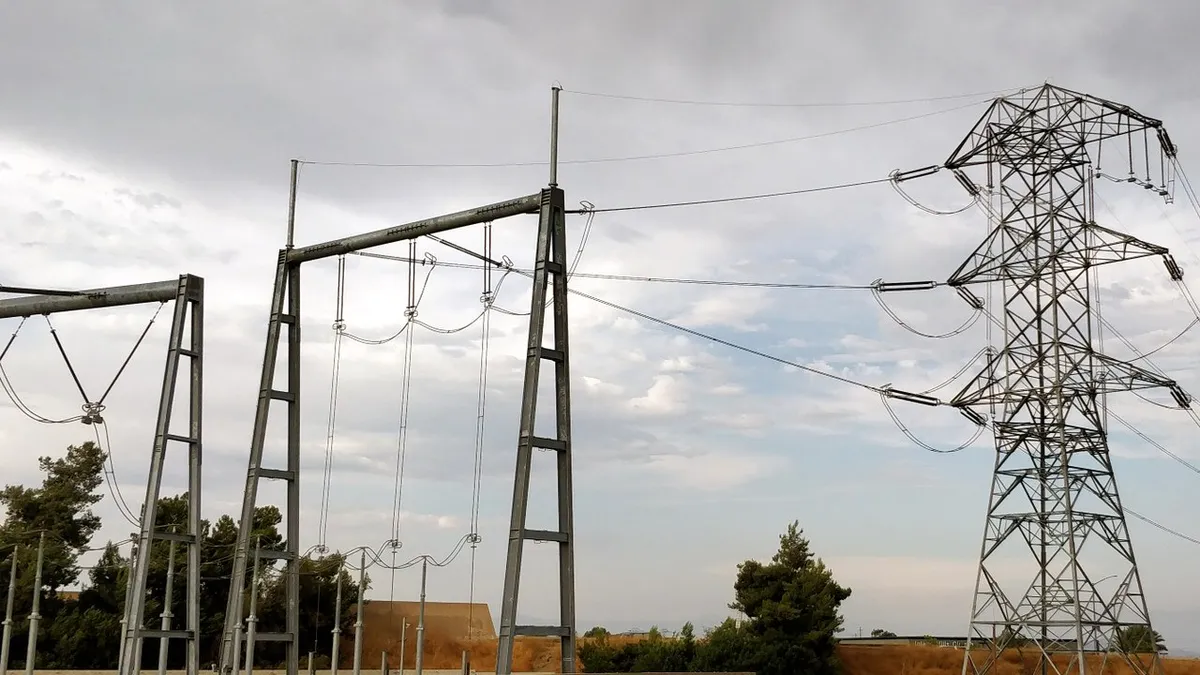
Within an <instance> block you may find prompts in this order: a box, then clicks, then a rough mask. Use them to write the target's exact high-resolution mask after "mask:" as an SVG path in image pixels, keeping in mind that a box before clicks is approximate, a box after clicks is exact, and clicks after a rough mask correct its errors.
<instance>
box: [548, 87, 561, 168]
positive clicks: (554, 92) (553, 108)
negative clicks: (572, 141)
mask: <svg viewBox="0 0 1200 675" xmlns="http://www.w3.org/2000/svg"><path fill="white" fill-rule="evenodd" d="M561 91H562V87H560V86H558V85H557V84H556V85H554V86H553V87H551V88H550V187H557V186H558V94H559V92H561Z"/></svg>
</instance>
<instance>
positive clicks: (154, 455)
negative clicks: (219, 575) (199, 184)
mask: <svg viewBox="0 0 1200 675" xmlns="http://www.w3.org/2000/svg"><path fill="white" fill-rule="evenodd" d="M3 290H4V291H5V292H8V293H19V294H21V295H19V296H18V297H12V298H6V299H3V300H0V319H7V318H17V317H20V318H29V317H33V316H49V315H50V314H57V313H62V312H72V311H81V310H88V309H99V308H104V307H120V306H128V305H140V304H149V303H155V302H158V303H167V302H174V308H173V309H174V312H173V315H172V320H171V334H170V338H169V339H168V343H167V359H166V367H165V369H164V372H163V379H162V389H161V393H160V397H159V402H158V411H157V414H156V417H155V425H154V442H153V447H152V449H151V454H150V472H149V477H148V479H147V481H146V493H145V496H144V501H143V502H142V509H141V515H140V519H139V523H138V525H139V529H140V532H139V533H138V535H137V546H136V549H137V550H136V553H135V554H134V555H133V559H134V565H133V569H132V577H131V579H130V580H129V581H128V582H127V584H126V595H125V608H124V617H123V619H122V621H121V625H122V626H123V630H122V633H123V634H122V636H121V651H120V654H121V657H120V672H121V675H134V674H135V673H136V672H138V671H139V670H140V664H141V656H142V644H143V642H144V640H145V639H147V638H150V639H153V638H158V640H159V649H160V653H165V652H166V651H167V647H168V644H169V641H170V640H184V641H185V642H186V644H187V650H186V653H187V661H186V663H187V666H186V667H187V673H188V675H198V673H199V671H200V643H199V633H200V544H201V542H200V536H201V532H200V490H201V484H200V475H201V457H202V452H201V418H202V415H201V413H202V406H201V403H202V395H203V386H202V381H203V374H204V359H203V354H204V280H203V279H202V278H200V277H197V276H193V275H190V274H184V275H181V276H180V277H179V278H178V279H172V280H167V281H160V282H155V283H145V284H134V285H128V286H112V287H107V288H96V289H92V290H85V291H50V290H41V289H26V288H13V287H4V289H3ZM14 337H15V336H14ZM55 340H56V341H57V340H58V338H57V336H55ZM9 344H10V345H11V344H12V342H11V340H10V341H9ZM60 349H61V344H60ZM135 349H136V347H135ZM130 356H132V354H131V355H130ZM0 357H2V354H0ZM64 357H65V352H64ZM184 358H187V359H188V361H189V363H188V364H187V372H186V374H185V377H186V380H187V383H188V424H187V432H186V433H182V434H176V433H172V431H171V416H172V412H173V410H174V402H175V392H176V385H177V383H178V381H179V379H180V375H181V372H180V371H181V369H182V366H181V360H182V359H184ZM67 365H68V367H70V362H69V361H68V362H67ZM123 367H124V366H122V368H123ZM118 375H119V371H118ZM71 376H72V377H73V378H75V384H76V385H77V386H78V387H79V389H80V393H81V394H82V395H83V397H84V399H85V400H84V405H83V412H84V414H83V415H82V416H81V421H82V422H83V423H85V424H103V423H104V421H103V417H102V416H101V414H102V412H103V409H104V406H103V401H102V400H100V401H93V400H88V396H87V394H86V393H84V387H83V385H82V384H81V383H80V382H79V380H78V378H77V377H76V375H75V372H74V369H73V368H71ZM114 383H115V379H114ZM101 399H103V397H101ZM169 443H174V444H177V445H184V446H186V447H187V465H188V469H187V476H188V490H187V522H186V523H168V524H157V523H156V519H157V516H158V499H159V492H160V490H161V488H162V478H163V470H164V466H165V460H166V454H167V445H168V444H169ZM104 451H105V452H111V449H110V448H104ZM155 541H168V542H171V543H172V547H171V550H172V551H174V545H175V544H182V545H183V546H184V547H185V551H186V556H187V570H186V575H187V588H186V591H185V593H186V601H187V612H186V614H187V615H186V617H185V618H184V627H183V628H182V629H174V628H172V627H171V618H172V617H171V615H170V611H171V610H170V608H171V598H169V597H168V598H166V599H165V604H164V608H165V610H164V615H163V616H162V622H161V625H160V627H159V628H157V629H150V628H146V626H145V621H146V616H145V610H146V581H147V577H148V574H149V570H150V553H151V549H152V545H153V543H154V542H155ZM35 614H36V610H35ZM30 618H31V622H32V621H33V620H34V617H32V616H31V617H30ZM34 625H36V623H34ZM35 640H36V629H35V630H31V635H30V651H29V657H30V658H33V657H34V656H35V654H34V646H35ZM30 667H32V666H30Z"/></svg>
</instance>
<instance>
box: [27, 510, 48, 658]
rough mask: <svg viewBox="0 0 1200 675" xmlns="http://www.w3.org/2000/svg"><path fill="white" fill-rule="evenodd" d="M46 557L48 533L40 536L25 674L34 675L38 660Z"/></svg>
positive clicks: (34, 575) (34, 574) (34, 573)
mask: <svg viewBox="0 0 1200 675" xmlns="http://www.w3.org/2000/svg"><path fill="white" fill-rule="evenodd" d="M45 557H46V533H45V532H42V534H41V536H39V537H38V551H37V567H36V568H34V572H33V611H31V612H30V613H29V642H28V644H27V646H26V648H25V675H33V670H34V663H35V662H36V661H37V640H38V624H39V623H41V620H42V615H41V614H39V613H38V611H39V610H40V609H41V607H42V562H43V561H44V560H45Z"/></svg>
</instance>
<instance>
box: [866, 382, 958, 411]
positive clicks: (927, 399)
mask: <svg viewBox="0 0 1200 675" xmlns="http://www.w3.org/2000/svg"><path fill="white" fill-rule="evenodd" d="M879 391H880V393H882V394H883V395H884V396H886V397H888V398H894V399H896V400H898V401H908V402H909V403H918V404H920V405H927V406H929V407H931V408H936V407H937V406H939V405H941V404H942V401H941V400H940V399H938V398H935V397H933V396H927V395H925V394H917V393H914V392H911V391H904V390H903V389H893V388H892V385H890V384H885V385H883V386H882V387H880V388H879Z"/></svg>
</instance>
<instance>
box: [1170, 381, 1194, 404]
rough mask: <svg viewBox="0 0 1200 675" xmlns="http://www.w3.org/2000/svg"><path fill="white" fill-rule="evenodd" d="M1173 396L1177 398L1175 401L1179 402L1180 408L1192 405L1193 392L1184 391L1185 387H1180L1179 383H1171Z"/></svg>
mask: <svg viewBox="0 0 1200 675" xmlns="http://www.w3.org/2000/svg"><path fill="white" fill-rule="evenodd" d="M1171 398H1173V399H1175V402H1176V403H1178V404H1179V407H1180V408H1190V407H1192V396H1191V394H1189V393H1187V392H1186V391H1184V390H1183V387H1180V386H1179V385H1178V384H1172V385H1171Z"/></svg>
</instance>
